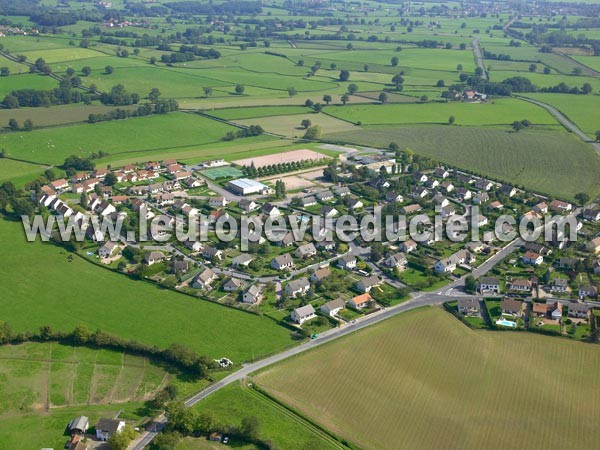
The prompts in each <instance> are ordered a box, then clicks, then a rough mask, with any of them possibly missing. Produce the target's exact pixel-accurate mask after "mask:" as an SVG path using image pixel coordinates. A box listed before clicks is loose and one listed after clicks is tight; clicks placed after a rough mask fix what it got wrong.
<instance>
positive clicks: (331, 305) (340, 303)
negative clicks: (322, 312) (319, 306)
mask: <svg viewBox="0 0 600 450" xmlns="http://www.w3.org/2000/svg"><path fill="white" fill-rule="evenodd" d="M323 306H324V307H326V308H327V309H329V310H332V309H336V308H343V307H344V306H346V302H345V301H344V300H343V299H341V298H336V299H335V300H331V301H329V302H327V303H325V304H324V305H323Z"/></svg>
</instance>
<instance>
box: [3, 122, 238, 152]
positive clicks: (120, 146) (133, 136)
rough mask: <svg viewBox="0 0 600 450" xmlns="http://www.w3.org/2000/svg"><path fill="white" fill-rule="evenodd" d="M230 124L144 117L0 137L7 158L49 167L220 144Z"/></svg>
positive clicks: (230, 128)
mask: <svg viewBox="0 0 600 450" xmlns="http://www.w3.org/2000/svg"><path fill="white" fill-rule="evenodd" d="M231 130H235V128H234V127H231V126H229V125H227V124H223V123H220V122H216V121H213V120H210V119H207V118H205V117H201V116H198V115H194V114H186V113H172V114H167V115H164V116H152V117H141V118H134V119H126V120H116V121H112V122H102V123H97V124H81V125H73V126H68V127H60V128H47V129H41V130H34V131H32V132H29V133H25V132H13V133H7V134H3V135H0V146H1V147H3V148H5V149H6V152H7V155H8V156H11V157H14V158H19V159H23V160H26V161H32V162H37V163H45V164H58V163H61V162H63V161H64V159H65V158H66V157H67V156H69V155H73V154H75V155H80V156H87V155H90V154H91V153H94V152H98V151H104V152H106V153H108V154H110V155H111V156H114V155H116V154H124V153H130V154H132V157H133V156H135V155H139V158H141V159H142V161H145V159H143V158H144V156H143V154H144V153H146V152H149V151H154V152H158V151H164V150H166V149H172V148H180V147H186V146H192V145H201V144H207V143H210V142H218V141H219V140H220V139H221V138H222V137H223V136H225V134H226V133H227V132H228V131H231Z"/></svg>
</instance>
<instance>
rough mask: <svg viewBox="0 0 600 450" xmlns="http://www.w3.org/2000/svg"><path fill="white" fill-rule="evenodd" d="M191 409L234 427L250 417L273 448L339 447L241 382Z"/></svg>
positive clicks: (262, 437) (261, 435)
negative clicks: (271, 443)
mask: <svg viewBox="0 0 600 450" xmlns="http://www.w3.org/2000/svg"><path fill="white" fill-rule="evenodd" d="M194 408H195V409H196V410H198V411H199V412H209V413H210V414H212V415H213V416H214V417H215V420H216V421H217V422H218V423H223V424H231V425H236V426H237V425H239V424H240V423H241V421H242V419H244V418H245V417H250V416H254V417H256V418H257V419H258V421H259V424H260V428H259V430H260V431H259V435H260V437H261V439H264V440H269V441H272V442H273V443H274V444H275V445H276V446H277V448H290V449H291V448H299V449H300V448H307V449H308V448H314V449H317V448H319V449H333V448H339V447H338V446H337V445H334V444H332V443H331V442H330V438H329V437H327V436H325V435H323V433H322V432H320V431H319V430H318V429H316V428H314V427H313V426H312V425H310V424H308V423H307V422H306V421H304V420H302V419H300V418H299V417H298V416H296V415H294V414H292V413H290V412H288V411H286V410H285V409H284V408H281V407H280V406H279V405H277V403H275V402H273V401H271V400H269V399H268V398H266V397H264V396H263V395H260V394H258V393H257V392H254V391H253V390H252V389H249V388H248V387H246V386H244V385H243V384H241V383H240V384H234V385H230V386H227V387H226V388H224V389H222V390H220V391H219V392H216V393H215V394H213V395H211V396H210V397H208V398H206V400H203V401H202V402H200V403H198V404H197V405H196V406H194ZM184 448H185V447H184ZM192 448H194V447H192ZM201 448H204V447H201Z"/></svg>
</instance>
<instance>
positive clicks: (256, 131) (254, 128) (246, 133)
mask: <svg viewBox="0 0 600 450" xmlns="http://www.w3.org/2000/svg"><path fill="white" fill-rule="evenodd" d="M264 132H265V130H263V128H262V127H261V126H260V125H250V126H249V127H246V128H242V129H241V130H238V131H236V132H233V131H228V132H227V134H226V135H225V136H224V137H223V138H222V140H223V141H233V140H234V139H241V138H246V137H252V136H260V135H261V134H263V133H264Z"/></svg>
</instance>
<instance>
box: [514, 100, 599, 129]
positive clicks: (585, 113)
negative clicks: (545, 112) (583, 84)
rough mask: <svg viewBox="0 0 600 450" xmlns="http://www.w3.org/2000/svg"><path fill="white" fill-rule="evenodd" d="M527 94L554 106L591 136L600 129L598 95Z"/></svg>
mask: <svg viewBox="0 0 600 450" xmlns="http://www.w3.org/2000/svg"><path fill="white" fill-rule="evenodd" d="M526 96H527V97H531V98H533V99H535V100H539V101H541V102H544V103H547V104H549V105H552V106H554V107H555V108H556V109H558V110H559V111H561V112H562V113H563V114H564V115H566V116H567V117H568V118H569V119H571V120H572V121H573V122H575V124H576V125H577V126H578V127H579V128H580V129H581V130H582V131H583V132H585V133H587V134H588V135H589V136H590V137H591V138H594V137H595V135H594V133H595V132H596V130H598V129H600V122H599V121H598V116H597V111H598V108H600V96H598V95H567V94H526Z"/></svg>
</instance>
